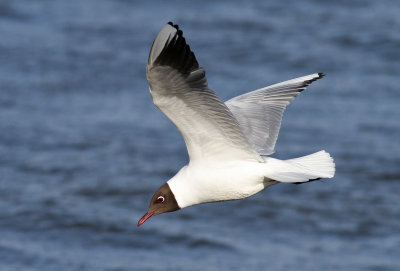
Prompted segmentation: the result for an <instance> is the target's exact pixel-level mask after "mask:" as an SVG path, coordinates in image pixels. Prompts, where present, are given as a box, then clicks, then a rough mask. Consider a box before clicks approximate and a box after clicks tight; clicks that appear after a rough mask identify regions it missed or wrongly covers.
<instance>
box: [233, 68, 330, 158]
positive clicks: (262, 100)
mask: <svg viewBox="0 0 400 271" xmlns="http://www.w3.org/2000/svg"><path fill="white" fill-rule="evenodd" d="M322 76H323V74H322V73H314V74H310V75H307V76H303V77H299V78H295V79H292V80H289V81H285V82H282V83H279V84H275V85H272V86H269V87H265V88H261V89H258V90H255V91H252V92H249V93H246V94H243V95H240V96H237V97H235V98H232V99H230V100H229V101H227V102H226V103H225V104H226V105H227V106H228V108H229V109H230V110H231V112H232V113H233V115H234V116H235V118H236V119H237V121H238V122H239V124H240V127H241V128H242V130H243V132H244V134H245V135H246V136H247V138H248V140H249V141H250V143H251V144H252V145H253V147H254V148H255V149H256V150H257V151H258V153H260V154H261V155H269V154H272V153H273V152H274V148H275V142H276V139H277V138H278V134H279V129H280V127H281V120H282V114H283V112H284V110H285V108H286V106H287V105H288V104H289V103H290V102H291V101H292V100H293V99H294V98H295V97H296V96H297V95H299V94H300V92H302V91H303V90H304V89H305V88H306V87H307V86H308V85H309V84H311V82H313V81H315V80H317V79H319V78H321V77H322Z"/></svg>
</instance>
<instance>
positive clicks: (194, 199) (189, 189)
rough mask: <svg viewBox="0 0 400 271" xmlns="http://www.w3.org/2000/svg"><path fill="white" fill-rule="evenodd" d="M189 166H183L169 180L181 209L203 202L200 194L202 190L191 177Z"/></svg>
mask: <svg viewBox="0 0 400 271" xmlns="http://www.w3.org/2000/svg"><path fill="white" fill-rule="evenodd" d="M187 168H188V166H184V167H183V168H181V170H180V171H179V172H178V173H177V174H176V175H175V176H174V177H172V178H171V179H170V180H169V181H168V182H167V183H168V185H169V187H170V189H171V191H172V193H173V194H174V196H175V199H176V201H177V203H178V205H179V207H180V208H181V209H182V208H185V207H188V206H191V205H195V204H198V203H201V201H200V195H198V192H199V191H201V190H199V189H197V188H196V182H195V180H192V179H191V178H190V177H191V176H190V174H188V172H187Z"/></svg>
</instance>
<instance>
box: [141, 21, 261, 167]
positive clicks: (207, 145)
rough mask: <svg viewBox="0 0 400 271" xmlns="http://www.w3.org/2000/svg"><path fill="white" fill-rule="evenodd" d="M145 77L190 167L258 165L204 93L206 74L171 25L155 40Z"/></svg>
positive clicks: (221, 107)
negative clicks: (229, 163) (220, 161)
mask: <svg viewBox="0 0 400 271" xmlns="http://www.w3.org/2000/svg"><path fill="white" fill-rule="evenodd" d="M160 48H162V49H160ZM146 77H147V80H148V82H149V85H150V93H151V95H152V97H153V102H154V104H155V105H156V106H157V107H158V108H159V109H160V110H161V111H162V112H163V113H164V114H165V115H166V116H167V117H168V118H169V119H170V120H171V121H172V122H173V123H174V124H175V125H176V127H177V128H178V129H179V131H180V132H181V134H182V136H183V138H184V140H185V143H186V146H187V149H188V153H189V157H190V160H191V162H193V161H196V160H198V159H208V160H218V159H224V160H230V159H231V160H234V159H247V160H257V161H262V158H261V157H260V156H259V155H258V153H257V152H256V151H255V150H254V149H253V148H252V146H251V144H250V143H249V141H248V140H247V138H246V137H245V136H244V134H243V132H242V130H241V128H240V125H239V123H238V122H237V120H236V119H235V118H234V117H233V115H232V113H231V112H230V111H229V109H228V108H227V106H226V105H225V104H224V103H223V102H222V101H221V100H220V98H219V97H218V96H217V94H215V92H213V91H212V90H211V89H209V88H208V86H207V80H206V76H205V71H204V70H203V69H202V68H199V66H198V63H197V60H196V58H195V56H194V54H193V52H192V51H191V50H190V47H189V46H188V45H187V44H186V41H185V39H184V38H183V37H182V31H180V30H179V29H178V27H177V26H176V25H172V23H171V24H167V25H166V26H165V27H164V28H163V29H162V30H161V32H160V34H159V35H158V36H157V38H156V39H155V41H154V43H153V47H152V50H151V51H150V56H149V63H148V66H147V73H146Z"/></svg>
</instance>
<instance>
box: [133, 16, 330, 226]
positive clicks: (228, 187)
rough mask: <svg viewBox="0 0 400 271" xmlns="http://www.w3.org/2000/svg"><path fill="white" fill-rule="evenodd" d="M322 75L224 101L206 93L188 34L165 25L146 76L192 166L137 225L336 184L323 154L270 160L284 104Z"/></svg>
mask: <svg viewBox="0 0 400 271" xmlns="http://www.w3.org/2000/svg"><path fill="white" fill-rule="evenodd" d="M322 76H323V74H322V73H315V74H311V75H307V76H303V77H299V78H296V79H292V80H289V81H285V82H282V83H279V84H275V85H272V86H269V87H265V88H262V89H259V90H255V91H252V92H249V93H246V94H243V95H240V96H238V97H235V98H233V99H230V100H229V101H227V102H225V103H224V102H222V101H221V99H220V98H219V97H218V96H217V94H216V93H215V92H214V91H212V90H211V89H209V88H208V85H207V79H206V74H205V71H204V69H202V68H200V67H199V64H198V63H197V60H196V57H195V56H194V54H193V52H192V51H191V50H190V47H189V45H187V44H186V41H185V39H184V38H183V36H182V31H181V30H179V28H178V26H177V25H174V24H173V23H171V22H170V23H168V24H167V25H165V26H164V28H163V29H162V30H161V31H160V33H159V34H158V36H157V37H156V39H155V40H154V43H153V46H152V48H151V51H150V55H149V60H148V64H147V73H146V77H147V80H148V82H149V85H150V93H151V95H152V97H153V102H154V104H155V105H156V106H157V107H158V108H159V109H160V110H161V111H162V112H163V113H164V114H165V115H166V116H167V117H168V118H169V119H170V120H171V121H172V122H173V123H174V124H175V125H176V127H177V128H178V129H179V131H180V132H181V134H182V136H183V139H184V140H185V143H186V147H187V150H188V153H189V158H190V162H189V164H188V165H186V166H184V167H183V168H182V169H181V170H179V172H178V173H177V174H176V175H175V176H174V177H172V178H171V179H170V180H169V181H167V182H166V183H165V184H164V185H162V186H161V187H160V188H159V189H158V190H157V191H156V193H155V194H154V196H153V197H152V199H151V202H150V207H149V209H148V211H147V213H146V214H145V215H144V216H143V217H142V218H141V219H140V220H139V222H138V226H140V225H142V224H143V223H144V222H145V221H146V220H147V219H149V218H150V217H152V216H154V215H158V214H161V213H165V212H171V211H176V210H179V209H182V208H185V207H188V206H191V205H195V204H200V203H205V202H214V201H225V200H237V199H243V198H247V197H249V196H251V195H254V194H256V193H258V192H260V191H262V190H263V189H265V188H266V187H268V186H270V185H273V184H276V183H280V182H282V183H303V182H308V181H311V180H316V179H320V178H332V177H333V176H334V173H335V164H334V162H333V159H332V157H331V156H330V155H329V154H328V153H327V152H325V151H319V152H316V153H314V154H310V155H307V156H304V157H300V158H295V159H289V160H278V159H274V158H271V157H267V155H270V154H272V153H273V152H274V146H275V142H276V139H277V137H278V133H279V129H280V125H281V120H282V114H283V111H284V110H285V108H286V106H287V105H288V104H289V103H290V102H291V101H292V100H293V99H294V98H295V97H296V96H297V95H299V93H300V92H302V91H303V90H304V89H305V88H306V87H307V86H308V85H309V84H310V83H311V82H313V81H315V80H317V79H319V78H321V77H322Z"/></svg>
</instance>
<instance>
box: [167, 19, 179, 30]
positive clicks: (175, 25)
mask: <svg viewBox="0 0 400 271" xmlns="http://www.w3.org/2000/svg"><path fill="white" fill-rule="evenodd" d="M167 24H169V25H170V26H172V27H175V28H176V30H179V25H177V24H174V23H173V22H171V21H169V22H168V23H167Z"/></svg>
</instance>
